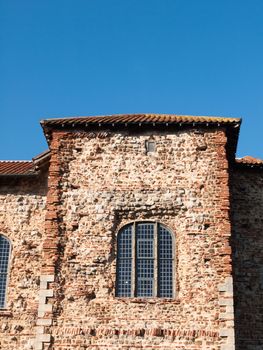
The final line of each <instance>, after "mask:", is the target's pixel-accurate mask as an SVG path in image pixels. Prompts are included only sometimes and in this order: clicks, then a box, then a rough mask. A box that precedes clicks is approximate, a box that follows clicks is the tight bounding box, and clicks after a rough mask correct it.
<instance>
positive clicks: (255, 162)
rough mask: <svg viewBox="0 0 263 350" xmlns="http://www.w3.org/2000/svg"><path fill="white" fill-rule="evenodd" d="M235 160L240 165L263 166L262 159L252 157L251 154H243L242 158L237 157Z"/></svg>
mask: <svg viewBox="0 0 263 350" xmlns="http://www.w3.org/2000/svg"><path fill="white" fill-rule="evenodd" d="M236 162H237V163H238V164H241V165H247V166H250V167H263V160H262V159H259V158H254V157H251V156H245V157H243V158H237V159H236Z"/></svg>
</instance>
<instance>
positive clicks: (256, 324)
mask: <svg viewBox="0 0 263 350" xmlns="http://www.w3.org/2000/svg"><path fill="white" fill-rule="evenodd" d="M231 178H232V180H231V192H232V201H231V202H232V222H233V237H232V245H233V269H234V292H235V329H236V339H237V344H236V349H237V350H261V349H262V348H263V306H262V300H263V253H262V251H263V231H262V228H263V215H262V214H263V172H262V171H255V170H253V169H247V170H245V169H237V170H236V171H234V172H233V174H232V177H231Z"/></svg>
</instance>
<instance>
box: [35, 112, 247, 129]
mask: <svg viewBox="0 0 263 350" xmlns="http://www.w3.org/2000/svg"><path fill="white" fill-rule="evenodd" d="M40 123H41V125H42V126H43V127H56V126H72V127H76V126H90V125H109V124H116V125H123V124H124V125H125V124H126V126H128V125H135V124H142V125H147V124H152V123H155V124H167V123H168V124H184V125H187V124H188V125H189V124H193V123H196V124H202V125H205V124H208V125H217V124H225V125H236V124H238V125H239V124H240V123H241V119H239V118H222V117H202V116H187V115H173V114H116V115H107V116H87V117H69V118H55V119H44V120H42V121H41V122H40Z"/></svg>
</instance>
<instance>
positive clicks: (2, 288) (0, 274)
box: [0, 235, 10, 308]
mask: <svg viewBox="0 0 263 350" xmlns="http://www.w3.org/2000/svg"><path fill="white" fill-rule="evenodd" d="M9 254H10V243H9V241H8V240H7V239H6V238H5V237H3V236H1V235H0V308H4V307H5V299H6V288H7V276H8V262H9Z"/></svg>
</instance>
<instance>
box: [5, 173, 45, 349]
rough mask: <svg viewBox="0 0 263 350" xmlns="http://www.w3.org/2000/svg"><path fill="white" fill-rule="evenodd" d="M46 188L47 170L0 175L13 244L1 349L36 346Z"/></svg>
mask: <svg viewBox="0 0 263 350" xmlns="http://www.w3.org/2000/svg"><path fill="white" fill-rule="evenodd" d="M46 192H47V175H46V174H43V175H42V176H40V178H37V179H36V178H34V177H30V178H28V177H27V178H24V179H12V178H5V179H3V178H1V179H0V234H2V235H4V236H5V237H7V238H8V239H9V240H10V241H11V248H12V249H11V260H10V269H9V281H8V289H7V305H6V309H5V310H0V349H4V350H29V349H33V345H34V339H35V325H36V318H37V308H38V293H39V276H40V268H41V248H42V237H43V233H44V221H45V205H46Z"/></svg>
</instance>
